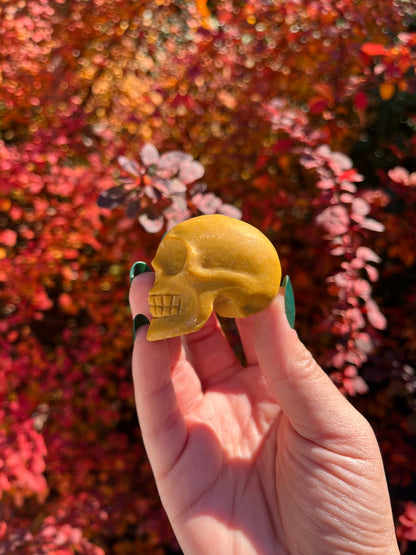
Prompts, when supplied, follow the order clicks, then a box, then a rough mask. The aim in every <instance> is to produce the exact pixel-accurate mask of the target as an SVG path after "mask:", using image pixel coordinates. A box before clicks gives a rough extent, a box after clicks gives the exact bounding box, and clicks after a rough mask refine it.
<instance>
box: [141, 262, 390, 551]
mask: <svg viewBox="0 0 416 555" xmlns="http://www.w3.org/2000/svg"><path fill="white" fill-rule="evenodd" d="M153 279H154V276H153V274H152V273H144V274H142V275H139V276H137V277H136V278H135V279H134V280H133V282H132V286H131V290H130V305H131V309H132V313H133V316H135V315H136V314H138V313H141V314H144V315H146V316H147V317H148V318H149V319H150V313H149V309H148V305H147V293H148V291H149V290H150V288H151V287H152V285H153ZM237 327H238V330H239V333H240V337H241V341H242V345H243V348H244V352H245V355H246V359H247V366H245V367H242V366H241V364H240V363H239V362H238V360H237V359H236V357H235V356H234V353H233V351H232V349H231V347H230V346H229V345H228V343H227V341H226V339H225V337H224V335H223V333H222V331H221V328H220V326H219V324H218V321H217V318H216V316H215V314H213V315H212V316H211V317H210V319H209V320H208V322H207V323H206V325H205V326H204V327H203V328H202V329H201V330H200V331H198V332H196V333H193V334H189V335H185V336H182V337H180V338H179V337H176V338H171V339H165V340H162V341H156V342H149V341H147V340H146V331H147V326H141V327H140V328H139V329H138V331H137V333H136V337H135V342H134V350H133V378H134V389H135V398H136V406H137V413H138V417H139V422H140V427H141V431H142V437H143V441H144V444H145V447H146V451H147V454H148V457H149V460H150V464H151V466H152V470H153V473H154V476H155V480H156V484H157V487H158V491H159V494H160V498H161V500H162V503H163V506H164V508H165V510H166V513H167V515H168V517H169V520H170V522H171V524H172V527H173V530H174V532H175V534H176V537H177V539H178V541H179V543H180V545H181V547H182V549H183V551H184V553H186V554H192V555H194V554H195V555H199V554H208V555H212V554H213V553H220V554H224V555H226V554H236V555H242V554H244V555H250V554H261V555H263V554H264V555H265V554H274V555H276V554H287V553H289V554H291V555H292V554H302V555H304V554H307V555H309V554H315V553H316V554H319V555H323V554H331V555H335V554H341V553H342V554H350V553H351V554H359V555H372V554H374V555H375V554H380V555H381V554H382V555H387V554H388V555H390V554H398V553H399V551H398V547H397V543H396V539H395V532H394V526H393V519H392V513H391V508H390V500H389V495H388V490H387V485H386V480H385V475H384V470H383V464H382V460H381V456H380V452H379V449H378V445H377V441H376V439H375V436H374V433H373V431H372V429H371V427H370V425H369V424H368V422H367V421H366V420H365V419H364V417H363V416H362V415H361V414H360V413H358V412H357V411H356V410H355V409H354V408H353V406H352V405H351V404H350V403H349V402H348V401H347V400H346V399H345V398H344V397H343V396H342V395H341V394H340V393H339V391H338V390H337V388H336V387H335V386H334V384H333V383H332V382H331V380H330V379H329V378H328V376H327V375H326V374H325V373H324V372H323V370H322V369H321V368H320V367H319V366H318V365H317V363H316V362H315V361H314V359H313V358H312V356H311V354H310V353H309V352H308V351H307V350H306V348H305V347H304V346H303V344H302V343H301V342H300V340H299V338H298V336H297V334H296V332H295V331H294V330H292V329H291V328H290V326H289V324H288V322H287V319H286V315H285V309H284V302H283V298H282V297H281V296H280V295H279V296H278V297H277V298H276V299H275V300H274V301H273V302H272V304H271V305H270V306H269V307H268V308H267V309H266V310H264V311H263V312H261V313H259V314H256V315H254V316H250V317H248V318H244V319H241V320H237Z"/></svg>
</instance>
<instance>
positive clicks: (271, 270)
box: [147, 214, 281, 341]
mask: <svg viewBox="0 0 416 555" xmlns="http://www.w3.org/2000/svg"><path fill="white" fill-rule="evenodd" d="M152 266H153V268H154V270H155V273H156V278H155V283H154V286H153V288H152V289H151V291H150V292H149V297H148V301H149V309H150V313H151V315H152V320H151V322H150V326H149V330H148V332H147V339H149V340H150V341H155V340H158V339H165V338H167V337H176V336H178V335H183V334H187V333H191V332H194V331H197V330H199V329H201V328H202V326H203V325H204V324H205V322H206V321H207V320H208V318H209V316H210V315H211V313H212V311H213V310H215V312H216V313H217V314H218V315H219V316H225V317H228V318H244V317H245V316H250V315H251V314H255V313H256V312H260V311H261V310H263V309H264V308H266V307H267V306H268V304H269V303H270V302H271V300H272V299H273V298H274V297H275V296H276V295H277V293H278V292H279V286H280V280H281V267H280V261H279V257H278V255H277V252H276V250H275V248H274V246H273V245H272V243H271V242H270V241H269V240H268V239H267V237H266V236H265V235H263V233H261V231H259V230H258V229H256V228H255V227H253V226H252V225H250V224H248V223H246V222H242V221H241V220H237V219H235V218H231V217H229V216H223V215H220V214H213V215H207V216H199V217H197V218H191V219H190V220H186V221H184V222H181V223H180V224H178V225H176V226H175V227H174V228H172V229H171V230H170V231H169V232H168V233H166V235H165V236H164V237H163V239H162V241H161V243H160V245H159V247H158V249H157V251H156V255H155V257H154V259H153V261H152Z"/></svg>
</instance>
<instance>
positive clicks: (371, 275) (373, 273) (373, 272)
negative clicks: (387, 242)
mask: <svg viewBox="0 0 416 555" xmlns="http://www.w3.org/2000/svg"><path fill="white" fill-rule="evenodd" d="M365 271H366V272H367V275H368V279H369V280H370V281H372V282H373V283H374V282H375V281H377V280H378V270H377V268H374V266H371V264H366V265H365Z"/></svg>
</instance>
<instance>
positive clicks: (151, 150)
mask: <svg viewBox="0 0 416 555" xmlns="http://www.w3.org/2000/svg"><path fill="white" fill-rule="evenodd" d="M140 158H141V160H142V162H143V164H144V165H145V166H151V165H152V164H157V163H158V161H159V152H158V150H157V148H156V147H155V146H154V145H152V144H151V143H146V144H145V145H143V148H142V149H141V150H140Z"/></svg>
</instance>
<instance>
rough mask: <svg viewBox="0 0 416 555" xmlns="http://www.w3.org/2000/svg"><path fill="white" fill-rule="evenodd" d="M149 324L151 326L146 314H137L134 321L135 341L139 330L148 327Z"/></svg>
mask: <svg viewBox="0 0 416 555" xmlns="http://www.w3.org/2000/svg"><path fill="white" fill-rule="evenodd" d="M147 324H150V321H149V319H148V318H147V317H146V316H145V315H144V314H136V316H135V317H134V320H133V341H134V339H135V337H136V333H137V330H138V329H139V328H140V327H141V326H147Z"/></svg>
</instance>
